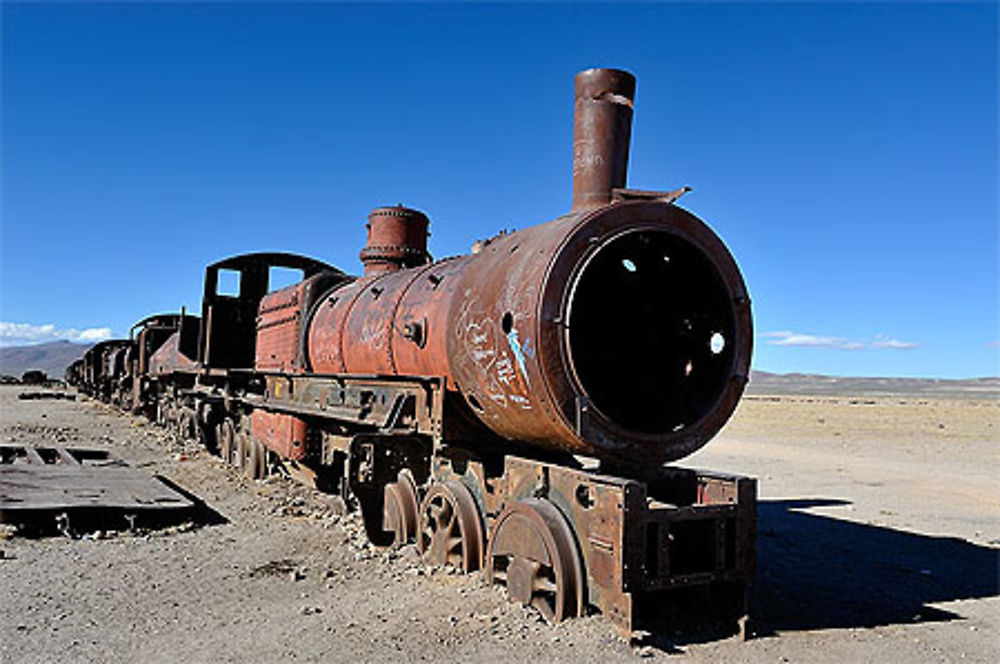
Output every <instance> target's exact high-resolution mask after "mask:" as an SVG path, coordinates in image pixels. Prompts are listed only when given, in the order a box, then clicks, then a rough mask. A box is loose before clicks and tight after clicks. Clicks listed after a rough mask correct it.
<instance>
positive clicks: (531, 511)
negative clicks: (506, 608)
mask: <svg viewBox="0 0 1000 664" xmlns="http://www.w3.org/2000/svg"><path fill="white" fill-rule="evenodd" d="M486 579H487V581H488V582H489V583H502V584H503V585H504V586H506V588H507V594H508V596H509V597H510V599H511V601H514V602H518V603H520V604H524V605H527V606H533V607H535V608H536V609H538V611H539V612H540V613H541V614H542V615H543V616H545V618H546V619H547V620H549V621H551V622H560V621H562V620H565V619H566V618H572V617H576V616H580V615H583V611H584V609H585V607H586V604H585V600H584V573H583V563H582V561H581V559H580V554H579V552H578V551H577V546H576V539H575V537H574V535H573V529H572V528H571V527H570V525H569V523H568V522H567V521H566V517H564V516H563V515H562V513H561V512H560V511H559V510H558V509H557V508H556V507H555V506H554V505H553V504H552V503H550V502H549V501H547V500H541V499H539V498H526V499H524V500H520V501H517V502H515V503H512V504H511V505H510V506H509V507H507V509H506V510H504V512H503V514H501V515H500V516H499V517H498V518H497V520H496V523H495V524H494V526H493V533H492V536H491V537H490V544H489V549H488V550H487V552H486Z"/></svg>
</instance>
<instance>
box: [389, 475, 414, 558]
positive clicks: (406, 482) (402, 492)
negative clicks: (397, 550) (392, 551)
mask: <svg viewBox="0 0 1000 664" xmlns="http://www.w3.org/2000/svg"><path fill="white" fill-rule="evenodd" d="M419 512H420V504H419V502H418V500H417V484H416V482H414V481H413V475H412V474H410V471H408V470H405V469H404V470H401V471H399V475H398V476H397V478H396V481H395V482H391V483H390V484H386V485H385V500H384V507H383V512H382V529H383V530H385V531H386V532H390V533H392V534H393V541H392V546H396V547H399V546H403V545H404V544H406V543H407V542H409V541H410V540H411V539H413V538H414V537H416V535H417V525H418V523H419V521H420V514H419Z"/></svg>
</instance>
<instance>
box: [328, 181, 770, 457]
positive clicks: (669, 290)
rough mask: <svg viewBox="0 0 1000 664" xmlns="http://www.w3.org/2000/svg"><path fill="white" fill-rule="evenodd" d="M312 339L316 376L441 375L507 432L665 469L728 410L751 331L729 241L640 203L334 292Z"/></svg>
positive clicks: (566, 220) (742, 377)
mask: <svg viewBox="0 0 1000 664" xmlns="http://www.w3.org/2000/svg"><path fill="white" fill-rule="evenodd" d="M435 282H436V283H437V286H436V287H435V286H434V283H435ZM442 321H444V322H443V324H442ZM418 326H419V332H418V331H417V329H418ZM410 337H416V339H413V338H410ZM308 338H309V355H310V358H311V362H312V367H313V369H314V370H315V371H318V372H322V373H342V372H349V373H373V374H385V375H406V374H407V373H410V372H414V373H417V374H418V375H428V374H430V375H439V376H445V377H447V378H448V380H449V385H450V386H451V387H453V388H455V389H457V390H458V391H459V392H460V393H461V395H462V397H463V398H464V400H465V401H466V402H467V403H468V407H469V408H470V409H471V410H472V411H473V412H475V414H476V417H478V418H479V419H480V420H481V421H482V422H483V423H484V424H485V425H486V426H487V427H489V428H490V429H491V430H492V431H493V432H495V433H496V434H498V435H500V436H502V437H505V438H508V439H514V440H519V441H524V442H529V443H534V444H537V445H542V446H545V447H556V448H561V449H564V450H570V451H573V452H577V453H584V454H590V455H596V456H601V457H611V458H617V459H618V460H620V461H622V462H658V461H665V460H671V459H676V458H680V457H683V456H685V455H687V454H690V453H691V452H693V451H694V450H695V449H697V448H698V447H700V446H701V445H703V444H704V443H705V442H706V441H707V440H708V439H709V438H711V437H712V435H714V434H715V432H716V431H718V429H719V428H720V427H721V426H722V424H723V423H724V422H725V421H726V419H727V418H728V417H729V415H730V414H731V413H732V410H733V409H734V408H735V405H736V402H737V400H738V399H739V396H740V394H741V393H742V391H743V387H744V384H745V381H746V377H747V375H748V370H749V360H750V346H751V324H750V313H749V298H748V296H747V292H746V288H745V286H744V284H743V280H742V277H741V276H740V273H739V270H738V268H737V267H736V264H735V262H734V261H733V259H732V257H731V256H730V254H729V252H728V250H727V249H726V247H725V245H723V244H722V242H721V241H720V240H719V239H718V237H717V236H716V235H715V234H714V233H713V232H712V231H711V230H710V229H709V228H708V227H707V226H705V224H704V223H702V222H701V221H700V220H698V219H697V218H696V217H694V216H693V215H692V214H690V213H688V212H687V211H685V210H682V209H680V208H678V207H676V206H674V205H671V204H668V203H663V202H659V201H645V200H636V201H622V202H619V203H616V204H615V205H611V206H608V207H605V208H601V209H599V210H597V211H595V212H592V213H587V214H579V215H568V216H566V217H562V218H560V219H557V220H555V221H552V222H549V223H547V224H543V225H540V226H534V227H531V228H528V229H525V230H522V231H518V232H515V233H509V234H506V235H502V236H500V237H498V238H497V239H495V240H493V241H492V242H490V243H489V244H488V245H487V246H486V247H485V248H484V249H483V250H482V251H481V252H480V253H478V254H475V255H472V256H466V257H463V258H461V259H455V260H451V261H447V262H442V263H438V264H434V265H431V266H429V267H422V268H416V269H413V270H400V271H397V272H392V273H388V274H382V275H379V276H377V277H371V278H366V279H363V280H359V281H358V282H355V283H353V284H351V285H349V286H347V287H344V288H340V289H337V290H335V291H333V292H332V293H330V294H329V295H328V296H327V297H326V298H325V299H324V301H323V302H321V303H320V304H319V305H318V306H317V309H316V311H315V313H314V314H313V317H312V322H311V325H310V327H309V331H308ZM417 340H419V342H420V343H417ZM442 349H444V352H442Z"/></svg>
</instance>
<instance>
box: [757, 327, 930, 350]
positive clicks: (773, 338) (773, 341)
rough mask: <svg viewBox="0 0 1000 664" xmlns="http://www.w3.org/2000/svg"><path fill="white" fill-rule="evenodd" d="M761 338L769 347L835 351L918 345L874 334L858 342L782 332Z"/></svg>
mask: <svg viewBox="0 0 1000 664" xmlns="http://www.w3.org/2000/svg"><path fill="white" fill-rule="evenodd" d="M761 336H763V337H767V338H768V339H769V341H767V342H766V343H767V344H768V345H771V346H805V347H810V348H835V349H837V350H867V349H876V350H884V349H892V350H907V349H910V348H916V347H917V346H919V345H920V344H918V343H916V342H915V341H900V340H899V339H894V338H892V337H890V336H889V335H886V334H876V335H875V337H874V338H873V339H871V340H870V341H869V340H864V341H858V340H855V339H846V338H844V337H830V336H821V335H817V334H803V333H801V332H792V331H789V330H784V331H780V332H765V333H764V334H762V335H761Z"/></svg>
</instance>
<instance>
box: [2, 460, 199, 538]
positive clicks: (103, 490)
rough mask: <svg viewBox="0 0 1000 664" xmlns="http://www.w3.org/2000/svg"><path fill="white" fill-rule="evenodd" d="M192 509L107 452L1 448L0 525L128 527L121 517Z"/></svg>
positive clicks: (188, 502) (190, 504)
mask: <svg viewBox="0 0 1000 664" xmlns="http://www.w3.org/2000/svg"><path fill="white" fill-rule="evenodd" d="M193 508H194V503H193V502H192V501H191V500H189V499H188V498H187V497H185V496H183V495H181V494H180V493H178V492H177V491H175V490H173V489H171V488H170V487H168V486H166V485H165V484H163V483H162V482H160V481H159V480H157V479H156V478H154V477H151V476H150V475H149V474H147V473H145V472H142V471H140V470H137V469H135V468H132V467H130V466H129V465H128V464H126V463H124V462H123V461H119V460H117V459H115V458H113V457H112V456H110V455H109V454H108V452H107V451H106V450H99V449H85V448H66V447H33V446H15V445H2V446H0V521H2V522H4V523H13V524H18V525H22V526H29V527H40V528H52V527H54V526H55V525H56V519H57V518H58V519H59V521H60V524H61V525H60V527H61V528H62V529H63V530H67V529H68V528H69V527H70V526H71V525H81V526H82V525H84V524H86V525H88V526H93V525H94V524H102V525H104V526H105V527H107V526H108V525H111V526H114V527H122V528H123V527H127V526H128V523H127V521H126V519H125V517H130V518H134V517H139V518H149V517H159V516H163V515H164V514H165V513H168V512H169V513H178V512H185V511H188V510H191V509H193Z"/></svg>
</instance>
